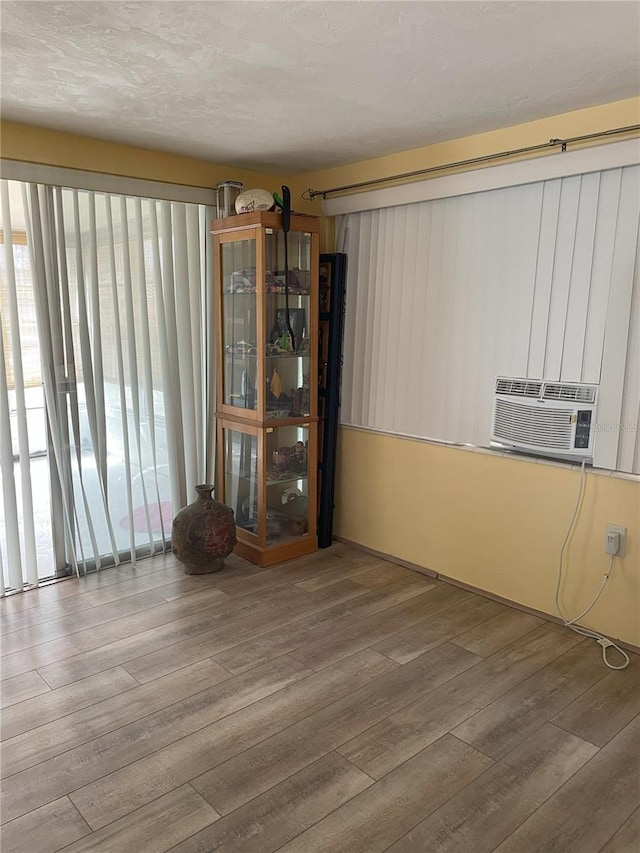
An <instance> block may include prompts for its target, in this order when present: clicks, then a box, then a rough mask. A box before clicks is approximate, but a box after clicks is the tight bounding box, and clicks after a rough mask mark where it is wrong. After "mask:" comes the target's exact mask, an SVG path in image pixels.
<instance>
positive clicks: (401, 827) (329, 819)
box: [234, 735, 493, 853]
mask: <svg viewBox="0 0 640 853" xmlns="http://www.w3.org/2000/svg"><path fill="white" fill-rule="evenodd" d="M492 764H493V762H492V761H491V759H490V758H487V757H486V756H485V755H482V754H481V753H479V752H477V751H476V750H475V749H472V748H471V747H467V746H466V745H465V744H463V743H462V742H461V741H459V740H458V739H457V738H454V737H452V736H451V735H445V736H444V737H443V738H440V740H439V741H436V743H434V744H432V745H431V746H429V747H427V748H426V749H425V750H423V751H422V752H419V753H418V755H415V756H414V757H413V758H411V759H409V761H407V762H405V763H404V764H402V765H400V767H398V768H396V770H394V771H392V772H391V773H389V775H388V776H385V777H384V779H381V780H380V781H379V782H377V783H376V784H375V785H373V786H371V787H369V788H367V789H366V790H365V791H363V792H362V793H361V794H358V796H357V797H355V798H354V799H353V800H351V801H350V802H348V803H346V804H345V805H343V806H342V807H341V808H339V809H336V811H334V812H331V813H328V814H327V816H326V817H324V818H323V819H322V820H320V821H319V822H318V823H316V824H315V825H314V826H312V827H310V828H309V829H308V830H307V831H306V832H303V833H302V834H301V835H299V836H298V837H297V838H294V839H293V840H292V841H291V842H290V843H289V844H287V845H285V846H284V847H283V848H282V849H281V851H279V853H301V851H304V853H327V851H331V853H384V851H385V850H387V848H388V847H389V846H390V845H391V844H393V843H394V842H395V841H397V840H398V839H399V838H401V837H402V836H403V835H405V833H407V832H408V831H409V830H411V829H413V828H414V827H415V826H416V825H417V824H418V823H420V822H421V821H422V820H423V819H424V818H425V816H426V815H428V814H431V812H433V811H435V809H437V808H438V807H439V806H441V805H442V804H443V803H445V802H446V801H447V800H448V799H450V798H451V797H452V796H453V795H454V794H456V793H457V792H458V791H459V790H461V789H462V788H464V787H465V786H466V785H468V784H469V783H470V782H472V781H473V780H474V779H475V778H476V777H477V776H479V775H480V773H483V772H484V771H485V770H486V769H487V768H488V767H490V766H491V765H492ZM240 811H242V809H240ZM234 814H236V812H234ZM434 853H435V851H434Z"/></svg>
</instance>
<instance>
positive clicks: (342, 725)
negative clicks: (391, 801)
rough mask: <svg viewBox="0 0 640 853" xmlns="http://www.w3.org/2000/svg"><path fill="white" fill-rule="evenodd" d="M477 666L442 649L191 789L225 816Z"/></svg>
mask: <svg viewBox="0 0 640 853" xmlns="http://www.w3.org/2000/svg"><path fill="white" fill-rule="evenodd" d="M477 660H478V658H477V656H476V655H472V654H471V652H467V651H466V650H465V649H460V648H459V647H457V646H453V645H450V644H449V645H446V646H442V647H440V648H438V649H436V650H434V651H433V652H429V653H428V654H426V655H422V657H419V658H416V660H414V661H412V662H411V663H409V664H407V665H406V667H403V668H402V669H395V670H393V671H392V672H390V673H388V674H387V675H383V676H382V677H381V678H378V679H376V681H374V682H372V683H371V684H368V685H366V686H365V687H361V688H360V689H359V690H355V691H354V692H352V693H350V694H349V695H348V696H346V697H345V698H344V699H340V700H338V701H337V702H333V703H332V704H331V705H328V706H327V707H326V708H323V709H322V710H320V711H317V712H316V713H314V714H311V715H310V716H309V717H307V718H306V719H304V720H301V721H300V722H299V723H296V724H295V725H294V726H291V727H290V728H288V729H286V730H284V731H282V732H279V733H278V734H276V735H273V736H272V737H270V738H268V739H267V740H265V741H262V742H261V743H259V744H257V745H256V746H254V747H251V748H250V749H247V750H245V751H244V752H243V753H241V754H240V755H237V756H236V757H235V758H232V759H230V760H229V761H227V762H225V764H223V765H220V766H218V767H216V768H214V769H213V770H211V771H209V772H208V773H205V774H204V775H203V776H200V777H198V778H197V779H194V780H193V782H192V784H193V786H194V788H195V789H196V791H199V792H200V793H201V794H202V795H203V797H204V798H205V799H206V800H207V801H208V802H210V803H211V805H212V806H213V807H214V808H215V809H216V811H218V812H220V814H228V813H229V812H230V811H233V809H236V808H238V807H239V806H241V805H243V804H244V803H246V802H247V801H248V800H250V799H251V798H252V797H256V796H258V795H259V794H261V793H263V792H264V791H266V790H268V789H269V788H270V787H272V786H273V785H277V784H278V783H279V782H281V781H282V780H283V779H286V778H287V777H288V776H291V775H292V774H293V773H297V772H298V770H301V769H302V768H303V767H305V766H306V765H307V764H310V763H311V762H313V761H316V760H317V759H318V758H321V757H322V756H323V755H326V753H327V752H330V751H332V750H334V749H336V747H339V746H340V744H342V743H344V742H345V741H346V740H349V739H350V738H353V737H355V736H356V735H358V734H360V733H361V732H363V731H365V730H367V729H369V728H370V727H371V726H373V725H374V724H375V723H377V722H379V721H380V720H383V719H384V718H385V717H387V716H388V715H389V714H392V713H394V711H397V710H398V709H399V708H402V707H404V706H405V705H408V704H409V703H410V702H412V701H413V700H415V699H416V698H417V697H419V696H421V695H422V694H424V693H425V692H428V691H430V690H433V689H434V688H435V687H437V685H438V684H442V683H443V682H446V681H447V680H449V679H451V678H453V677H454V676H455V675H457V674H458V673H460V672H462V671H464V670H465V669H468V668H469V667H472V666H473V665H474V664H475V663H476V661H477ZM347 757H348V756H347ZM364 772H366V771H364ZM368 775H371V774H368Z"/></svg>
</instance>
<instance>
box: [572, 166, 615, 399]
mask: <svg viewBox="0 0 640 853" xmlns="http://www.w3.org/2000/svg"><path fill="white" fill-rule="evenodd" d="M621 185H622V169H612V170H611V171H610V172H603V173H602V175H601V178H600V194H599V197H598V210H597V212H596V227H595V233H594V238H593V239H594V244H593V266H592V269H591V287H590V293H589V305H588V308H587V319H586V324H585V335H584V355H583V359H582V371H581V379H582V381H583V382H594V383H596V384H597V383H598V382H600V368H601V366H602V347H603V345H604V331H605V325H606V320H607V303H608V301H609V288H610V286H611V265H612V263H613V247H614V245H615V233H616V227H617V221H618V203H619V200H620V187H621Z"/></svg>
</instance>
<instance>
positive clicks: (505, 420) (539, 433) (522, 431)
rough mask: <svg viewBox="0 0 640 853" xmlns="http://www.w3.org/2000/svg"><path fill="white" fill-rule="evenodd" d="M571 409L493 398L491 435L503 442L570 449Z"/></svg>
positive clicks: (551, 448) (553, 448)
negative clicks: (542, 407)
mask: <svg viewBox="0 0 640 853" xmlns="http://www.w3.org/2000/svg"><path fill="white" fill-rule="evenodd" d="M573 414H574V412H573V410H572V409H546V408H545V409H540V408H538V407H532V406H531V405H524V404H520V403H517V402H511V401H510V400H502V399H500V398H498V399H496V408H495V417H494V424H493V432H494V435H495V437H496V438H498V439H500V440H502V441H506V442H516V443H520V444H527V445H530V446H532V447H541V448H548V449H550V450H571V430H572V425H571V418H572V415H573Z"/></svg>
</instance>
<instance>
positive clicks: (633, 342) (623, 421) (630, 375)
mask: <svg viewBox="0 0 640 853" xmlns="http://www.w3.org/2000/svg"><path fill="white" fill-rule="evenodd" d="M633 282H634V284H633V295H632V301H631V313H630V319H629V340H628V344H627V356H626V366H625V376H624V391H623V395H622V415H621V417H620V435H619V439H618V464H617V466H616V467H617V469H618V470H619V471H626V472H627V473H632V472H633V471H634V470H640V465H638V462H640V460H639V459H637V458H636V452H637V448H638V442H639V441H640V240H638V241H637V246H636V258H635V266H634V272H633Z"/></svg>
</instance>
